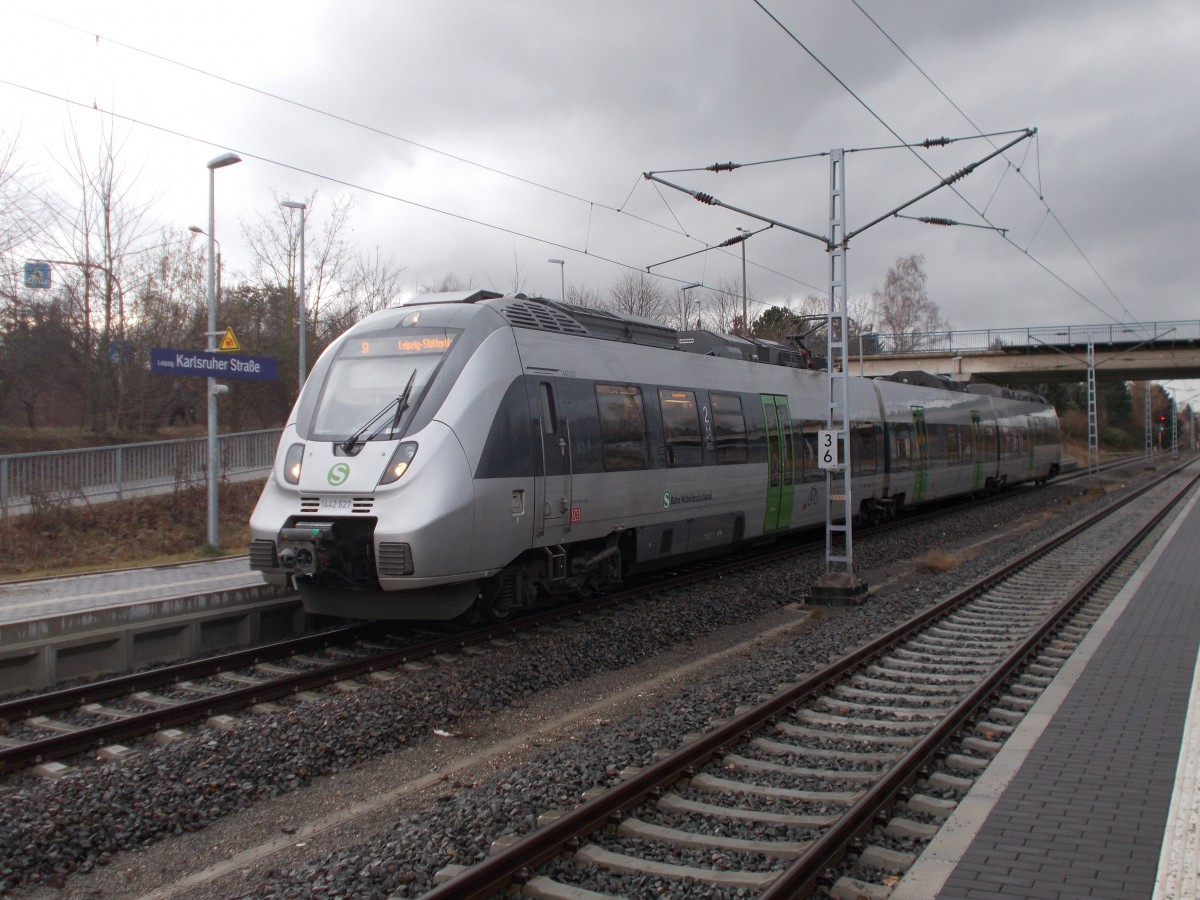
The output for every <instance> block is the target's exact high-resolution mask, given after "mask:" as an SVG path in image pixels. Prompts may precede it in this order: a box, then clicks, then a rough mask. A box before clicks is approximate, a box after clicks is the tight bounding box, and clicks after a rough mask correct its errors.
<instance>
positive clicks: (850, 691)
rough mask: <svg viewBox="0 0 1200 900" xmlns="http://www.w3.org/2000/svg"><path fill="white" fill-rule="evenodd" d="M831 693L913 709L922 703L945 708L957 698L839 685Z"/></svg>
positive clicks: (944, 695) (946, 694)
mask: <svg viewBox="0 0 1200 900" xmlns="http://www.w3.org/2000/svg"><path fill="white" fill-rule="evenodd" d="M833 693H834V694H835V695H836V696H838V697H848V698H850V699H852V700H855V699H857V700H874V701H876V702H879V701H883V700H890V701H902V702H904V703H907V704H910V705H911V706H914V707H919V705H920V704H922V703H924V704H925V708H926V709H928V708H930V707H934V706H937V707H946V706H953V705H954V703H955V701H956V700H957V699H958V698H959V696H960V695H959V694H956V693H937V694H932V693H931V694H912V693H898V692H897V693H893V692H890V691H886V690H882V689H874V690H868V689H865V688H858V687H850V686H849V685H844V684H839V685H838V686H837V687H835V688H834V689H833Z"/></svg>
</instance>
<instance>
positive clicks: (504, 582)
mask: <svg viewBox="0 0 1200 900" xmlns="http://www.w3.org/2000/svg"><path fill="white" fill-rule="evenodd" d="M475 602H476V604H477V607H478V610H479V614H480V616H482V617H483V618H484V619H486V620H487V621H489V622H505V621H507V620H508V619H510V618H511V617H512V614H513V613H514V612H516V611H517V610H518V609H520V603H519V601H518V598H517V590H516V579H515V578H514V577H513V576H512V575H508V576H504V575H498V576H496V577H495V578H489V579H488V580H487V581H485V582H483V584H482V586H481V587H480V589H479V599H478V600H477V601H475Z"/></svg>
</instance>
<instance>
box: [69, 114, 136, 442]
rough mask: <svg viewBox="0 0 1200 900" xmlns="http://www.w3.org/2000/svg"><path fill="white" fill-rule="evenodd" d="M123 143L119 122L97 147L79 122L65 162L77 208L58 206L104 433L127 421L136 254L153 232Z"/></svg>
mask: <svg viewBox="0 0 1200 900" xmlns="http://www.w3.org/2000/svg"><path fill="white" fill-rule="evenodd" d="M122 151H123V140H118V138H117V137H116V135H115V133H114V130H113V127H112V124H111V123H105V122H102V123H101V128H100V134H99V139H98V143H97V145H96V146H95V148H94V149H89V148H87V147H86V146H85V142H84V139H83V138H82V136H81V135H80V133H79V130H78V129H77V128H76V127H75V123H74V122H72V124H71V134H70V137H69V139H68V146H67V158H66V159H65V160H63V161H61V162H60V163H59V165H60V167H61V168H62V170H63V172H64V173H65V174H66V176H67V177H68V178H69V179H70V180H71V182H72V183H73V184H74V187H75V190H76V192H77V193H76V203H77V205H72V204H71V203H70V202H65V201H64V202H62V203H60V204H58V205H57V207H56V209H55V212H56V226H57V237H56V242H57V254H58V255H59V256H60V259H59V260H57V262H58V263H60V264H64V263H65V265H68V266H74V267H75V269H77V271H76V272H73V273H69V274H68V277H67V279H66V280H67V295H68V296H69V297H70V301H71V305H72V307H73V308H72V314H73V316H74V317H75V318H76V319H77V320H78V321H80V322H81V323H82V335H81V336H80V339H81V342H82V345H83V352H82V354H81V356H82V359H84V360H87V362H86V363H85V365H86V366H87V367H88V370H87V371H84V372H81V373H80V376H81V379H82V383H83V386H84V396H86V397H87V398H88V413H87V417H88V424H89V425H90V427H91V428H92V429H93V430H96V431H102V430H104V429H105V428H107V427H108V426H109V425H110V424H113V423H116V424H118V425H119V424H120V423H121V420H122V416H123V412H124V409H125V395H124V385H125V379H124V374H125V372H124V370H125V368H126V367H127V366H128V365H129V364H130V362H131V355H130V352H129V350H130V345H129V343H128V341H127V338H126V326H127V310H126V305H127V303H128V302H129V294H130V291H132V290H133V288H134V287H135V282H136V278H137V275H136V257H135V256H134V254H135V253H137V252H138V250H139V247H140V245H141V244H142V243H143V242H144V239H145V238H146V237H147V236H148V235H149V234H150V228H151V226H150V224H149V210H150V208H151V207H150V203H148V202H145V201H141V200H138V199H136V198H135V196H134V188H135V185H136V184H137V183H138V174H139V173H137V172H132V173H131V172H128V171H127V170H126V169H125V167H124V165H123V163H122V161H121V154H122Z"/></svg>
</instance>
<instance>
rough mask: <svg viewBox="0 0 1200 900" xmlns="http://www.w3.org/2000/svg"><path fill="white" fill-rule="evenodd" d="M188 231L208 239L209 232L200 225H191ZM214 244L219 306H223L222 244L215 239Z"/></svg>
mask: <svg viewBox="0 0 1200 900" xmlns="http://www.w3.org/2000/svg"><path fill="white" fill-rule="evenodd" d="M188 231H190V232H191V233H192V234H200V235H203V236H204V237H208V232H207V231H205V230H204V229H203V228H201V227H200V226H199V225H189V226H188ZM213 243H215V244H216V245H217V306H220V305H221V242H220V241H218V240H217V239H216V238H213Z"/></svg>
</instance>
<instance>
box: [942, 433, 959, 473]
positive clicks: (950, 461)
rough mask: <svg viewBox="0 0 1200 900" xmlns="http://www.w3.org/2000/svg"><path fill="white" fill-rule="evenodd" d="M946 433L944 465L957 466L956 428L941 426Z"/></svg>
mask: <svg viewBox="0 0 1200 900" xmlns="http://www.w3.org/2000/svg"><path fill="white" fill-rule="evenodd" d="M942 428H944V429H945V432H946V465H948V466H957V465H958V426H957V425H943V426H942Z"/></svg>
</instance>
